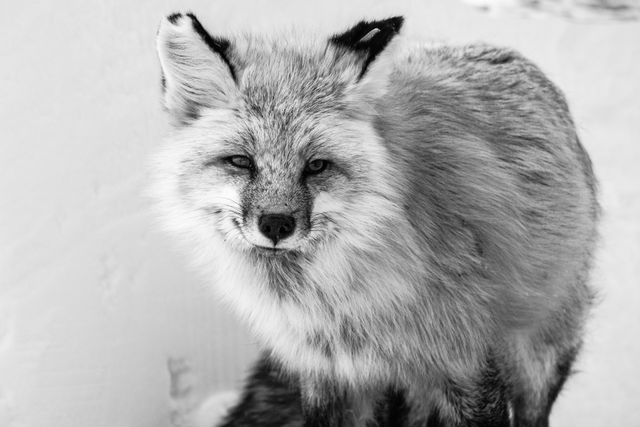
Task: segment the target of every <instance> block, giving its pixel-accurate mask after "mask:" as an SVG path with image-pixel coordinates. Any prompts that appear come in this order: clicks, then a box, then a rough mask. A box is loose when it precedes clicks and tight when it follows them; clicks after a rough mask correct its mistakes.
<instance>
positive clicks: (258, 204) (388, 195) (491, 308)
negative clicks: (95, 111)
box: [154, 14, 598, 426]
mask: <svg viewBox="0 0 640 427" xmlns="http://www.w3.org/2000/svg"><path fill="white" fill-rule="evenodd" d="M402 22H403V20H402V18H399V17H398V18H391V19H387V20H383V21H375V22H364V21H363V22H361V23H359V24H358V25H356V26H355V27H353V28H352V29H350V30H349V31H347V32H345V33H342V34H338V35H335V36H332V37H326V38H313V37H306V36H300V35H294V34H290V35H288V36H286V37H285V36H280V37H269V38H267V37H256V36H252V35H248V36H238V37H233V38H228V39H227V38H216V37H213V36H211V35H210V34H209V33H207V32H206V30H204V28H203V27H202V25H201V24H200V23H199V22H198V20H197V19H196V18H195V16H193V15H190V14H174V15H171V16H169V17H168V18H167V19H166V20H165V21H163V23H162V24H161V27H160V30H159V32H158V52H159V57H160V62H161V65H162V70H163V89H164V105H165V107H166V109H167V110H168V112H169V114H170V117H171V118H172V121H173V123H174V124H175V130H174V132H173V135H172V136H171V138H170V139H169V141H167V143H166V144H165V146H164V147H163V148H162V150H161V151H160V153H159V155H158V157H157V162H156V184H155V187H154V188H155V193H156V195H157V199H158V201H159V206H160V209H161V211H162V213H163V218H164V219H165V224H166V225H167V227H168V228H169V229H171V230H172V231H173V232H174V233H175V234H177V235H178V236H179V237H180V238H181V239H182V241H183V242H184V243H185V244H186V246H188V247H189V248H190V249H191V250H192V253H193V258H194V260H195V262H196V264H197V265H198V266H200V268H201V269H202V271H204V272H205V274H206V275H207V277H208V278H209V279H210V280H211V282H212V283H213V284H214V287H215V289H217V291H218V294H219V295H220V296H221V297H222V298H223V299H225V300H226V301H227V302H228V303H229V304H230V305H231V306H232V307H233V308H234V309H235V310H236V311H237V312H238V313H239V315H240V316H241V317H242V318H243V319H244V320H245V321H247V322H248V323H249V325H250V326H251V328H252V329H253V331H254V332H255V334H256V336H257V337H258V338H259V339H260V340H261V342H262V345H263V347H264V350H265V351H264V356H263V358H262V359H261V361H260V362H259V363H258V365H257V367H256V369H255V371H254V373H253V375H252V376H251V379H250V381H249V382H248V387H247V390H246V392H245V395H244V399H243V401H242V402H241V403H240V404H239V405H238V407H236V408H235V409H234V410H232V412H231V413H230V415H229V417H228V419H227V421H226V425H238V426H244V425H274V426H275V425H301V424H303V423H304V424H305V425H370V424H371V425H376V424H377V425H427V424H429V425H456V426H457V425H523V426H528V425H536V426H542V425H546V423H547V420H548V415H549V412H550V410H551V405H552V404H553V401H554V400H555V397H556V395H557V393H558V391H559V390H560V388H561V387H562V384H563V382H564V380H565V378H566V376H567V375H568V373H569V370H570V366H571V363H572V361H573V358H574V357H575V354H576V352H577V351H578V349H579V347H580V342H581V338H580V337H581V333H582V328H583V323H584V320H585V316H586V313H587V309H588V307H589V304H590V301H591V291H590V289H589V287H588V286H587V278H588V270H589V266H590V263H591V258H592V252H593V249H594V241H595V236H596V231H595V228H596V222H597V217H598V205H597V201H596V182H595V178H594V175H593V171H592V168H591V163H590V160H589V158H588V156H587V154H586V152H585V151H584V149H583V147H582V146H581V144H580V141H579V139H578V136H577V135H576V131H575V127H574V124H573V122H572V119H571V116H570V114H569V111H568V107H567V103H566V101H565V99H564V97H563V95H562V94H561V93H560V91H559V90H558V89H557V88H556V87H555V86H554V85H553V84H552V83H551V82H550V81H549V80H548V79H547V78H546V77H545V76H544V75H543V73H542V72H541V71H540V70H539V69H538V68H537V67H536V66H535V65H533V64H532V63H531V62H529V61H528V60H526V59H525V58H523V57H522V56H521V55H519V54H518V53H516V52H514V51H512V50H509V49H503V48H496V47H491V46H484V45H473V46H464V47H446V46H440V47H426V46H409V44H408V43H407V42H406V41H404V40H402V39H401V38H400V37H396V35H397V33H398V32H399V30H400V28H401V26H402ZM267 220H268V221H271V222H269V223H267V222H266V221H267ZM273 221H275V222H273ZM283 221H284V222H283ZM265 224H266V226H265ZM274 228H275V231H274Z"/></svg>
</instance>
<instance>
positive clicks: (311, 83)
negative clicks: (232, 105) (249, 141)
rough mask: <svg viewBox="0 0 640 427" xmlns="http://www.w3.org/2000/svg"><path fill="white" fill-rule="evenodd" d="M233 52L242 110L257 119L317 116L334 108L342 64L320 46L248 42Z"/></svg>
mask: <svg viewBox="0 0 640 427" xmlns="http://www.w3.org/2000/svg"><path fill="white" fill-rule="evenodd" d="M239 44H240V45H244V46H245V47H244V48H243V49H238V51H237V54H238V55H239V56H240V58H238V59H239V61H240V62H241V63H242V66H241V67H242V71H241V76H240V81H239V82H238V83H239V89H240V91H241V94H242V98H243V101H244V104H245V108H246V109H247V110H248V111H250V112H252V113H254V114H256V115H258V116H268V115H279V116H284V117H287V116H291V115H294V116H295V115H299V114H300V113H303V112H304V113H306V114H311V115H313V114H319V113H323V112H329V111H335V110H336V109H339V108H340V100H341V98H342V96H343V94H344V90H345V87H346V79H345V77H344V75H343V73H342V71H343V69H344V64H342V61H340V60H339V58H338V57H337V56H336V52H335V51H334V50H333V49H330V48H329V47H328V46H327V43H326V41H320V40H313V39H305V38H303V37H301V38H300V40H299V41H297V42H287V43H282V42H278V40H275V39H252V40H251V42H250V43H246V42H245V43H239Z"/></svg>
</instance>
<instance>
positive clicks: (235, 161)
mask: <svg viewBox="0 0 640 427" xmlns="http://www.w3.org/2000/svg"><path fill="white" fill-rule="evenodd" d="M224 160H225V161H226V162H227V163H229V164H230V165H231V166H235V167H237V168H240V169H251V168H253V161H252V160H251V159H250V158H249V157H247V156H229V157H227V158H225V159H224Z"/></svg>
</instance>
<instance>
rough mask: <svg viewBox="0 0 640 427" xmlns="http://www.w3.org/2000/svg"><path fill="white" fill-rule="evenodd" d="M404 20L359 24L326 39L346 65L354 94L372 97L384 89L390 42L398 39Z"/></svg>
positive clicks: (389, 68) (391, 50) (391, 55)
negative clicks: (361, 93)
mask: <svg viewBox="0 0 640 427" xmlns="http://www.w3.org/2000/svg"><path fill="white" fill-rule="evenodd" d="M403 23H404V18H403V17H402V16H395V17H393V18H388V19H384V20H381V21H360V22H359V23H358V24H356V25H355V26H354V27H353V28H351V29H349V30H347V31H346V32H344V33H342V34H337V35H335V36H333V37H331V38H330V39H329V43H330V44H331V45H333V46H334V47H335V48H336V50H337V53H338V54H339V55H340V56H341V59H343V60H345V59H346V60H348V61H349V62H350V67H349V68H350V69H351V70H353V73H354V75H353V77H354V80H355V81H354V83H355V85H356V87H358V88H359V89H357V90H358V92H369V95H370V96H375V95H376V94H377V92H380V91H383V90H384V89H385V88H386V84H387V78H388V75H389V73H390V72H391V70H392V68H393V63H392V59H393V53H394V50H395V49H394V46H392V45H393V44H394V43H392V41H393V39H394V38H395V37H396V35H398V33H399V32H400V29H401V28H402V24H403Z"/></svg>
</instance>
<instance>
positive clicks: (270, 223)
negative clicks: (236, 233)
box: [258, 214, 296, 245]
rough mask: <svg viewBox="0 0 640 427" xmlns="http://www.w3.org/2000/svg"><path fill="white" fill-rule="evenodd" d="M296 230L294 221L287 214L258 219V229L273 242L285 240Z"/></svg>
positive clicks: (269, 215)
mask: <svg viewBox="0 0 640 427" xmlns="http://www.w3.org/2000/svg"><path fill="white" fill-rule="evenodd" d="M295 228H296V219H295V218H294V217H292V216H291V215H287V214H267V215H261V216H260V217H259V218H258V229H259V230H260V232H261V233H262V234H263V235H264V236H266V237H267V238H268V239H269V240H271V241H272V242H273V244H274V245H277V244H278V241H280V240H282V239H286V238H287V237H289V236H291V235H292V234H293V231H294V230H295Z"/></svg>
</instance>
